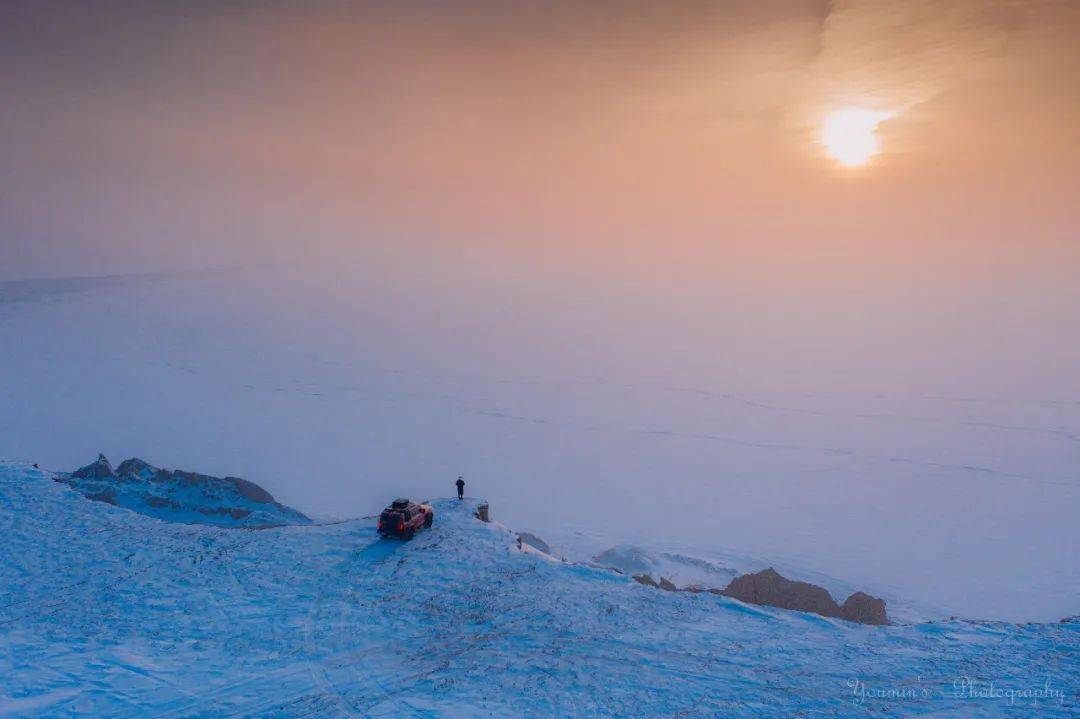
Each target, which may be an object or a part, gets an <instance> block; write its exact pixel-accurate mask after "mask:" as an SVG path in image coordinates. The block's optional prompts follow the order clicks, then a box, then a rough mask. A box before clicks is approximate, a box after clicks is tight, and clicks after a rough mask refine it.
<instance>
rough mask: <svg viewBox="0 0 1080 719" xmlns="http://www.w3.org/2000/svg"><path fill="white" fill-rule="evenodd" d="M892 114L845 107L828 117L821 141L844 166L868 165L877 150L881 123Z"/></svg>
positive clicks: (823, 127) (827, 150)
mask: <svg viewBox="0 0 1080 719" xmlns="http://www.w3.org/2000/svg"><path fill="white" fill-rule="evenodd" d="M889 117H890V115H889V113H887V112H880V111H878V110H868V109H866V108H862V107H846V108H844V109H842V110H837V111H836V112H834V113H832V114H831V115H829V116H828V117H827V118H826V119H825V124H824V125H822V128H821V142H822V144H824V145H825V151H826V152H827V153H828V154H829V157H831V158H833V159H834V160H836V161H837V162H839V163H840V164H841V165H845V166H847V167H856V166H858V165H863V164H865V163H866V162H867V161H868V160H869V159H870V158H871V157H873V156H874V155H876V154H877V152H878V139H877V135H876V134H875V133H876V131H877V126H878V123H880V122H881V121H882V120H887V119H888V118H889Z"/></svg>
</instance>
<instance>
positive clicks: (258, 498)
mask: <svg viewBox="0 0 1080 719" xmlns="http://www.w3.org/2000/svg"><path fill="white" fill-rule="evenodd" d="M225 481H226V482H232V483H233V486H234V487H236V491H237V492H239V493H240V496H242V497H245V498H247V499H250V500H251V501H252V502H258V503H259V504H268V503H270V502H273V501H274V497H273V496H272V495H271V494H270V493H269V492H267V491H266V490H265V489H263V488H262V487H260V486H259V485H257V484H255V483H254V482H249V481H247V480H246V479H240V478H239V477H226V478H225Z"/></svg>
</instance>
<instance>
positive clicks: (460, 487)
mask: <svg viewBox="0 0 1080 719" xmlns="http://www.w3.org/2000/svg"><path fill="white" fill-rule="evenodd" d="M454 484H456V485H457V498H458V500H459V501H460V500H462V499H464V498H465V480H464V479H462V478H461V477H458V478H457V482H455V483H454Z"/></svg>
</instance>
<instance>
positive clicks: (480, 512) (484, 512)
mask: <svg viewBox="0 0 1080 719" xmlns="http://www.w3.org/2000/svg"><path fill="white" fill-rule="evenodd" d="M476 518H477V519H479V520H480V521H481V522H490V521H491V515H490V514H489V510H488V505H487V504H486V503H484V504H481V505H480V506H478V507H477V508H476Z"/></svg>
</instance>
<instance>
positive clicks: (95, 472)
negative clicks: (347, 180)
mask: <svg viewBox="0 0 1080 719" xmlns="http://www.w3.org/2000/svg"><path fill="white" fill-rule="evenodd" d="M71 476H72V477H73V478H74V479H109V478H111V477H115V476H116V475H115V474H114V472H113V468H112V465H111V464H109V460H108V459H106V457H105V455H103V454H99V455H98V458H97V460H95V461H94V462H91V463H90V464H88V465H86V466H85V467H79V468H78V469H76V470H75V471H74V472H72V473H71Z"/></svg>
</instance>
